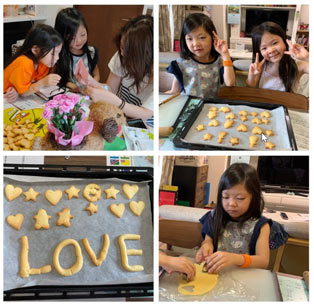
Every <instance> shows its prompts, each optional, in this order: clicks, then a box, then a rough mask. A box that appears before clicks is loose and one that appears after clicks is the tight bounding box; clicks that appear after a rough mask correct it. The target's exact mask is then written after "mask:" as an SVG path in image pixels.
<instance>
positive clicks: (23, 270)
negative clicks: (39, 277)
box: [19, 235, 51, 278]
mask: <svg viewBox="0 0 314 305" xmlns="http://www.w3.org/2000/svg"><path fill="white" fill-rule="evenodd" d="M50 271H51V266H50V265H46V266H43V267H41V268H30V266H29V262H28V238H27V236H26V235H25V236H22V237H21V254H20V272H19V273H20V276H21V277H22V278H25V277H29V276H30V275H36V274H42V273H49V272H50Z"/></svg>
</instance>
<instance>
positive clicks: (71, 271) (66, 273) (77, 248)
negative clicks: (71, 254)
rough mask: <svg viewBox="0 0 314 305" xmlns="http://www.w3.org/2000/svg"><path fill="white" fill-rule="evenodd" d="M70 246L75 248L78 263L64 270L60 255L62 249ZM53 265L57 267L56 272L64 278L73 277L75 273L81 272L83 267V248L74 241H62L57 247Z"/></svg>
mask: <svg viewBox="0 0 314 305" xmlns="http://www.w3.org/2000/svg"><path fill="white" fill-rule="evenodd" d="M68 245H73V246H74V248H75V256H76V262H75V263H74V265H73V266H71V267H70V268H68V269H63V268H62V267H61V266H60V262H59V255H60V253H61V251H62V249H63V248H64V247H66V246H68ZM53 265H54V266H55V268H56V271H57V272H58V273H59V274H61V275H63V276H72V275H74V274H75V273H77V272H79V271H80V270H81V269H82V267H83V256H82V251H81V247H80V245H79V243H78V242H77V241H76V240H74V239H65V240H63V241H61V242H60V243H59V244H58V245H57V247H56V249H55V252H54V253H53Z"/></svg>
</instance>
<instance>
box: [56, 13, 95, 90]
mask: <svg viewBox="0 0 314 305" xmlns="http://www.w3.org/2000/svg"><path fill="white" fill-rule="evenodd" d="M81 24H82V25H83V26H84V28H85V29H86V31H87V33H88V28H87V24H86V22H85V19H84V17H83V15H82V14H81V12H80V11H79V10H78V9H76V8H74V7H68V8H64V9H62V10H61V11H60V12H59V13H58V15H57V17H56V21H55V29H56V30H57V31H58V32H59V33H60V35H61V36H62V38H63V39H64V47H63V49H62V54H61V55H60V60H59V61H58V63H57V73H58V74H59V75H60V76H61V81H60V84H61V86H65V84H66V83H67V82H68V81H69V80H70V79H73V77H74V74H73V59H72V55H71V52H70V43H71V41H72V40H73V38H74V36H75V34H76V32H77V30H78V28H79V26H80V25H81ZM82 49H83V53H86V55H87V59H88V66H89V71H90V72H91V73H92V66H91V62H92V57H91V54H90V50H89V48H88V41H86V43H85V44H84V46H83V48H82Z"/></svg>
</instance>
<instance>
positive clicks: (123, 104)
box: [118, 100, 125, 110]
mask: <svg viewBox="0 0 314 305" xmlns="http://www.w3.org/2000/svg"><path fill="white" fill-rule="evenodd" d="M124 106H125V101H123V100H122V102H121V104H120V106H119V107H118V108H119V109H120V110H122V109H123V108H124Z"/></svg>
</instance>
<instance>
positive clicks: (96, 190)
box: [83, 183, 101, 202]
mask: <svg viewBox="0 0 314 305" xmlns="http://www.w3.org/2000/svg"><path fill="white" fill-rule="evenodd" d="M83 196H84V197H85V199H86V200H88V201H89V202H96V201H97V200H99V199H100V196H101V189H100V186H99V185H97V184H94V183H91V184H88V185H86V186H85V188H84V191H83Z"/></svg>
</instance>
